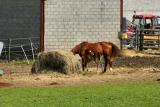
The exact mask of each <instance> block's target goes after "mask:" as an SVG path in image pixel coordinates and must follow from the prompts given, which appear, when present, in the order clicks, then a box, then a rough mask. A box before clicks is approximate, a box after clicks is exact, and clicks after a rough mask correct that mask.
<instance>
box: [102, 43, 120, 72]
mask: <svg viewBox="0 0 160 107" xmlns="http://www.w3.org/2000/svg"><path fill="white" fill-rule="evenodd" d="M99 44H100V45H101V46H102V49H103V55H104V60H105V64H104V70H103V72H106V68H107V64H109V65H110V70H112V59H113V58H115V57H117V56H120V49H119V48H118V47H117V46H116V45H115V44H113V43H111V42H99Z"/></svg>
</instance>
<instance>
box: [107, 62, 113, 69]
mask: <svg viewBox="0 0 160 107" xmlns="http://www.w3.org/2000/svg"><path fill="white" fill-rule="evenodd" d="M108 61H109V62H108V63H109V66H110V67H109V70H110V71H112V70H113V69H112V61H111V59H109V60H108Z"/></svg>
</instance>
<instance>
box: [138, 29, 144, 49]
mask: <svg viewBox="0 0 160 107" xmlns="http://www.w3.org/2000/svg"><path fill="white" fill-rule="evenodd" d="M143 36H144V35H143V30H140V45H139V51H143Z"/></svg>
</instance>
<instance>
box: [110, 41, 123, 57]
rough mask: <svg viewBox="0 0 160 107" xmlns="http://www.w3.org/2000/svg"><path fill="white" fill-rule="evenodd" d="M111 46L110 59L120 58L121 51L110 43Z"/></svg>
mask: <svg viewBox="0 0 160 107" xmlns="http://www.w3.org/2000/svg"><path fill="white" fill-rule="evenodd" d="M111 45H112V55H111V57H117V56H121V50H120V49H119V48H118V46H116V45H115V44H113V43H111Z"/></svg>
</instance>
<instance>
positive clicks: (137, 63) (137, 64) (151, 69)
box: [0, 51, 160, 87]
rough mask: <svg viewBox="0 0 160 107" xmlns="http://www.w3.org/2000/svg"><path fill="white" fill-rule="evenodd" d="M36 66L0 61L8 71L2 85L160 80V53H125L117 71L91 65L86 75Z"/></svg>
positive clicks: (115, 62) (118, 63) (36, 85)
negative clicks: (45, 71)
mask: <svg viewBox="0 0 160 107" xmlns="http://www.w3.org/2000/svg"><path fill="white" fill-rule="evenodd" d="M31 67H32V65H27V64H8V63H0V68H1V69H3V70H4V71H5V74H4V75H3V76H1V77H0V87H46V86H47V87H51V86H66V85H80V84H99V83H107V82H141V81H159V80H160V56H159V55H150V54H144V53H137V52H135V51H127V52H125V54H124V56H123V57H120V58H117V59H115V61H114V62H113V70H112V71H109V70H107V72H106V73H104V74H101V70H99V71H96V68H90V69H89V71H88V72H85V73H83V74H69V75H66V74H60V73H56V72H54V73H53V72H52V73H48V74H34V75H32V74H31V73H30V72H31Z"/></svg>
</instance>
